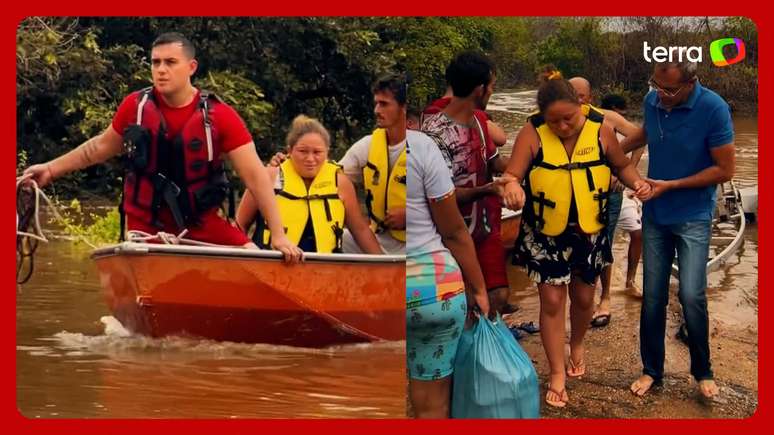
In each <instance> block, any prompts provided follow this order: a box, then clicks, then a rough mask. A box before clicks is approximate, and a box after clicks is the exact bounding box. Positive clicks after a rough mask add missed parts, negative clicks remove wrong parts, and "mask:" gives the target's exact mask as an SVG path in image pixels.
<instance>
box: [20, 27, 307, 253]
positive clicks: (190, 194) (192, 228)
mask: <svg viewBox="0 0 774 435" xmlns="http://www.w3.org/2000/svg"><path fill="white" fill-rule="evenodd" d="M197 67H198V62H197V60H196V59H195V49H194V47H193V44H191V42H190V41H189V40H188V39H186V38H185V37H184V36H182V35H180V34H179V33H165V34H163V35H160V36H159V37H158V38H157V39H156V40H155V41H154V42H153V44H152V48H151V73H152V77H153V88H152V89H146V90H143V91H139V92H135V93H132V94H130V95H129V96H128V97H126V98H125V99H124V101H123V102H122V103H121V105H120V106H119V107H118V110H117V111H116V114H115V116H114V117H113V122H112V123H111V125H110V126H108V128H107V129H106V130H105V131H104V132H102V133H101V134H99V135H97V136H95V137H93V138H91V139H89V140H87V141H86V142H84V143H83V144H82V145H80V146H79V147H77V148H76V149H74V150H72V151H70V152H68V153H66V154H64V155H62V156H60V157H58V158H56V159H53V160H51V161H49V162H46V163H43V164H38V165H33V166H30V167H29V168H27V170H26V171H25V174H29V175H31V176H32V178H33V179H34V180H35V181H36V182H37V183H38V185H39V186H40V187H43V186H45V185H47V184H49V183H50V182H51V181H53V180H54V179H56V178H58V177H61V176H63V175H66V174H68V173H70V172H73V171H76V170H80V169H84V168H86V167H89V166H92V165H95V164H98V163H102V162H104V161H105V160H107V159H109V158H111V157H113V156H116V155H118V154H120V153H122V152H125V151H126V152H127V154H128V155H129V157H130V158H129V161H130V162H131V163H130V165H131V166H130V169H128V171H127V177H126V181H125V187H124V201H123V205H124V209H125V211H126V218H127V228H128V229H129V230H140V231H144V232H147V233H151V234H155V233H156V232H158V231H165V232H169V233H174V234H179V233H180V232H182V231H183V230H184V229H187V230H188V233H187V234H186V237H188V238H191V239H195V240H199V241H203V242H209V243H215V244H223V245H232V246H233V245H236V246H244V247H251V248H254V247H256V246H255V245H254V244H253V243H252V242H250V240H249V239H248V238H247V236H246V235H245V234H244V233H242V232H241V231H239V229H237V228H236V227H235V226H233V225H231V224H230V223H228V222H227V221H226V220H224V219H223V218H222V217H220V216H219V215H218V213H217V210H218V208H219V206H220V202H219V201H218V200H222V199H223V196H222V189H223V188H224V185H225V184H224V183H225V180H224V178H223V176H224V175H225V174H224V172H223V166H222V158H223V156H224V155H225V156H227V157H228V159H229V160H230V161H231V162H232V164H233V167H234V169H235V170H236V171H237V173H238V174H239V177H240V178H241V179H242V181H243V182H244V183H245V185H246V186H247V188H248V189H249V190H250V191H251V192H252V194H253V196H254V197H255V198H257V199H258V203H259V208H260V211H261V213H262V214H263V216H265V217H266V219H267V221H268V225H269V227H270V229H271V230H272V240H271V244H272V247H274V249H277V250H279V251H281V252H282V253H283V255H284V256H285V259H286V261H289V262H296V261H298V260H300V258H301V250H299V249H298V247H296V246H295V245H293V244H292V243H290V241H289V240H288V239H287V237H286V236H285V233H284V231H283V227H282V223H281V222H280V216H279V212H278V209H277V203H276V200H275V199H274V193H273V191H272V189H271V183H270V181H269V177H268V175H267V173H266V171H265V169H264V167H263V164H262V163H261V160H260V159H259V158H258V155H257V153H256V151H255V144H254V143H253V141H252V138H251V137H250V133H249V132H248V131H247V128H246V127H245V125H244V122H243V121H242V119H241V118H240V117H239V115H238V114H237V113H236V111H235V110H234V109H232V108H231V107H230V106H228V105H227V104H225V103H223V102H222V101H220V100H218V99H217V98H216V97H214V96H210V95H208V94H206V93H204V94H203V93H202V92H201V91H200V90H199V89H197V88H195V87H194V86H193V85H192V84H191V76H193V74H194V73H195V72H196V69H197ZM123 230H124V229H123V228H122V229H121V231H123Z"/></svg>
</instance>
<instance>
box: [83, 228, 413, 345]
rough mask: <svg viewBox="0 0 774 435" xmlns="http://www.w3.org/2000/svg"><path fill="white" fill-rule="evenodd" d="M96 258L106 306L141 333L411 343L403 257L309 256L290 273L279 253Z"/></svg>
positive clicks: (139, 248)
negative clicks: (406, 310)
mask: <svg viewBox="0 0 774 435" xmlns="http://www.w3.org/2000/svg"><path fill="white" fill-rule="evenodd" d="M258 253H260V254H262V255H258ZM93 257H94V260H95V263H96V265H97V269H98V272H99V277H100V282H101V284H102V288H103V291H104V297H105V301H106V303H107V305H108V307H109V308H110V309H111V311H112V312H113V314H114V316H115V317H116V318H117V319H118V320H119V321H120V322H121V323H122V324H123V325H124V327H126V328H127V329H129V330H131V331H133V332H136V333H140V334H144V335H149V336H153V337H163V336H167V335H183V336H195V337H203V338H208V339H214V340H224V341H235V342H246V343H271V344H279V345H291V346H303V347H324V346H329V345H334V344H346V343H357V342H367V341H375V340H403V339H405V323H406V317H405V299H404V295H405V263H404V262H403V261H402V259H403V257H397V256H384V257H385V260H383V261H382V260H378V258H379V256H368V255H353V256H343V257H344V258H345V259H343V260H342V259H336V260H334V259H332V258H331V257H337V256H331V255H315V254H310V255H307V257H308V258H307V260H306V262H305V263H304V264H299V265H292V266H288V265H286V264H284V263H282V262H281V260H280V258H279V254H278V253H274V252H267V251H258V252H257V253H256V252H248V251H247V250H242V249H231V248H198V247H170V246H167V245H158V246H154V245H150V244H147V245H146V244H137V243H126V244H121V245H117V246H114V247H110V248H104V249H102V250H99V251H97V252H95V254H94V256H93ZM347 259H348V260H347Z"/></svg>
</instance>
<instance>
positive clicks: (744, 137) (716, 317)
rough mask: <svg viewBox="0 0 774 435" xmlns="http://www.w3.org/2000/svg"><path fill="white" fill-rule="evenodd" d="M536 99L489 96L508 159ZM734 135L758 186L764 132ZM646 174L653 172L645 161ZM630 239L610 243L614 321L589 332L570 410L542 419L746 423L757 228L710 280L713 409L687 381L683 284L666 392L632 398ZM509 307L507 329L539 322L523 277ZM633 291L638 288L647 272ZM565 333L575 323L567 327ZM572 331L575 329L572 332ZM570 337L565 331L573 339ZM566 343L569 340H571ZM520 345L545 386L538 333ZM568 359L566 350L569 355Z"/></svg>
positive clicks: (634, 324)
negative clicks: (583, 371)
mask: <svg viewBox="0 0 774 435" xmlns="http://www.w3.org/2000/svg"><path fill="white" fill-rule="evenodd" d="M534 99H535V91H511V92H500V93H497V94H495V95H493V97H492V100H491V101H490V105H489V107H488V110H489V111H490V113H491V114H492V115H493V118H494V120H495V121H497V122H498V123H500V125H501V126H502V127H503V128H504V129H505V131H506V133H507V135H508V143H507V144H506V145H505V146H504V147H503V149H502V152H503V154H505V155H509V154H510V147H511V146H512V143H513V140H514V139H515V137H516V134H517V133H518V130H519V129H520V128H521V126H522V125H523V123H524V121H525V119H526V116H527V115H528V114H529V113H531V112H532V111H533V110H534V107H535V103H534ZM734 128H735V131H736V158H737V160H736V165H737V166H736V175H735V177H734V179H735V181H736V183H737V185H738V186H739V187H740V188H742V187H750V186H755V185H757V183H758V123H757V118H756V117H755V116H754V115H753V116H734ZM643 160H645V162H642V163H641V164H640V166H639V169H640V171H641V172H642V173H643V174H645V173H646V172H647V162H646V160H647V153H646V154H645V156H644V157H643ZM627 243H628V236H625V235H623V234H621V232H618V234H617V236H616V240H615V244H614V256H615V259H616V260H615V263H614V273H613V285H612V290H611V298H612V310H611V311H612V320H611V322H610V325H609V326H607V327H606V328H601V329H593V330H590V332H589V333H588V335H587V336H586V349H587V355H586V361H587V365H588V368H587V375H586V376H584V377H583V378H582V379H580V380H572V381H570V382H569V383H568V387H567V388H568V393H569V395H570V403H569V405H568V407H567V408H565V409H564V410H557V409H553V408H550V407H546V406H545V405H543V408H542V415H544V416H546V417H551V418H589V417H590V418H632V417H633V418H744V417H748V416H750V415H752V414H753V412H754V411H755V408H756V407H757V404H758V227H757V225H756V224H749V223H748V225H747V228H746V230H745V234H744V243H743V244H742V246H741V247H740V248H739V250H738V251H737V252H736V253H735V254H734V255H732V256H731V257H730V258H729V259H728V261H727V262H726V264H725V265H724V266H723V267H721V268H720V269H719V270H716V271H713V272H711V273H710V274H709V275H708V285H709V287H708V289H707V296H708V304H709V313H710V333H711V338H710V346H711V354H712V362H713V370H714V371H715V376H716V379H717V382H718V384H719V386H720V387H721V395H720V397H719V399H718V400H716V401H713V402H707V401H704V400H700V398H699V397H698V396H697V393H696V389H695V384H694V383H693V381H692V380H691V378H690V375H689V361H690V360H689V355H688V350H687V347H686V346H685V345H683V344H682V343H681V342H680V341H678V340H677V339H676V338H675V333H676V332H677V328H678V326H679V324H680V322H681V319H682V316H681V314H680V313H679V303H678V302H677V297H676V293H677V282H676V280H674V279H672V283H671V290H670V291H671V298H670V305H669V307H668V318H667V338H666V378H665V382H664V386H663V387H661V388H658V389H656V390H654V391H653V392H652V394H649V395H648V396H646V397H644V398H636V397H634V396H633V395H632V394H631V393H630V392H629V390H628V388H629V385H630V384H631V382H632V381H633V380H634V379H636V378H637V377H638V376H639V374H640V372H641V370H642V365H641V362H640V356H639V314H640V300H639V299H638V298H636V297H634V296H633V295H631V294H628V293H627V292H626V291H625V290H624V288H623V287H624V285H623V284H624V280H625V273H626V249H627V246H628V244H627ZM508 278H509V281H510V286H511V289H512V293H511V298H510V302H511V303H513V304H516V305H518V306H519V307H520V308H521V309H520V310H519V311H517V312H516V313H514V314H513V315H511V316H510V317H509V318H508V319H507V320H508V321H509V322H511V323H514V324H518V323H521V322H524V321H535V323H536V324H537V320H538V314H539V301H538V295H537V288H536V287H535V285H534V284H533V283H532V282H531V281H530V280H529V278H528V277H527V275H526V273H525V272H524V270H523V269H521V268H518V267H509V269H508ZM637 283H638V284H639V285H641V284H642V263H640V267H639V268H638V273H637ZM568 324H569V322H568ZM568 328H569V325H568ZM568 334H569V330H568ZM568 336H569V335H568ZM521 344H522V346H523V347H524V348H525V350H526V351H527V352H528V353H529V354H530V356H531V357H532V359H533V361H534V363H535V367H536V368H537V370H538V373H539V375H540V378H541V381H542V383H543V384H545V383H546V382H547V381H548V364H547V360H546V357H545V353H544V352H543V348H542V346H541V343H540V337H539V334H535V335H531V336H530V335H526V336H525V337H524V338H523V339H522V340H521ZM568 352H569V350H568Z"/></svg>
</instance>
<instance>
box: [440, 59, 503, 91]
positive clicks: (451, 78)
mask: <svg viewBox="0 0 774 435" xmlns="http://www.w3.org/2000/svg"><path fill="white" fill-rule="evenodd" d="M495 74H496V70H495V66H494V63H492V61H491V60H490V59H489V58H488V57H486V56H485V55H484V54H483V53H480V52H477V51H463V52H462V53H460V54H458V55H457V56H456V57H455V58H454V60H452V61H451V63H450V64H449V66H448V67H447V68H446V83H448V84H449V86H451V88H452V92H453V93H454V96H455V97H458V98H466V97H468V96H470V94H471V93H473V90H475V89H476V88H477V87H479V86H482V85H483V86H484V87H487V86H489V83H491V81H492V78H493V77H494V75H495Z"/></svg>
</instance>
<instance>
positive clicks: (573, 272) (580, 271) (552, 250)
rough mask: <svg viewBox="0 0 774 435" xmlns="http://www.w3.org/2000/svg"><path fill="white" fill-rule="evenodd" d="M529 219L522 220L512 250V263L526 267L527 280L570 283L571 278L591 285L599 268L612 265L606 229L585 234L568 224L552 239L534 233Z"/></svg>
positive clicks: (543, 282) (557, 283)
mask: <svg viewBox="0 0 774 435" xmlns="http://www.w3.org/2000/svg"><path fill="white" fill-rule="evenodd" d="M529 220H530V219H522V220H521V227H520V229H519V237H518V238H517V239H516V245H515V247H514V250H513V255H514V263H515V264H520V265H522V266H525V267H526V268H527V272H528V273H529V277H530V279H532V280H533V281H535V282H536V283H538V284H551V285H563V284H569V283H570V280H571V279H572V277H573V276H577V277H579V278H581V279H582V280H583V281H584V282H586V283H587V284H590V285H594V284H595V283H596V281H597V277H599V275H600V274H601V273H602V269H604V268H605V266H607V265H608V264H611V263H612V262H613V254H612V250H611V247H610V239H609V237H608V234H607V230H606V229H604V228H603V229H602V231H600V232H598V233H596V234H584V233H582V232H580V228H579V227H577V226H570V225H568V226H567V228H566V229H565V230H564V232H563V233H562V234H559V235H558V236H555V237H552V236H547V235H545V234H543V233H541V232H540V231H538V230H536V229H535V227H534V225H533V224H532V223H531V222H529Z"/></svg>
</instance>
